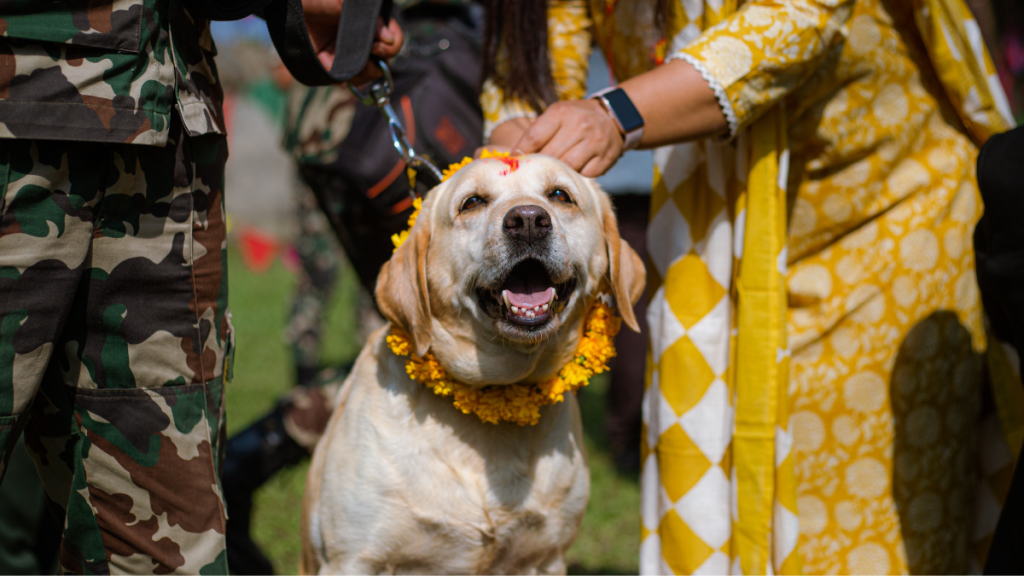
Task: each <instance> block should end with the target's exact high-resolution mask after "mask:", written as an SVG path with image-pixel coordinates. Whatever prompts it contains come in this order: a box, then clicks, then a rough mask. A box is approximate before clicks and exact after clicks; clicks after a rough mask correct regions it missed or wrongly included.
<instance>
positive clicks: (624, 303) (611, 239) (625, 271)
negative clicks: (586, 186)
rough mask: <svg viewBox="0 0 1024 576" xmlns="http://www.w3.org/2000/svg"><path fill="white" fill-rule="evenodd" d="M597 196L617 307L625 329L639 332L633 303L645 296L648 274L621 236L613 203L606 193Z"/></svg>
mask: <svg viewBox="0 0 1024 576" xmlns="http://www.w3.org/2000/svg"><path fill="white" fill-rule="evenodd" d="M598 196H599V197H600V198H601V220H602V221H603V224H604V241H605V244H606V245H607V247H608V272H609V276H610V277H611V278H610V279H611V285H612V295H613V296H615V305H616V307H617V308H618V309H619V315H620V316H622V321H623V322H625V323H626V326H629V328H630V329H631V330H633V332H639V331H640V325H639V324H637V321H636V314H634V313H633V304H636V302H637V300H640V296H641V295H643V291H644V284H645V283H646V282H647V271H646V270H645V269H644V263H643V261H642V260H640V257H639V256H637V255H636V252H634V251H633V249H632V248H631V247H630V246H629V244H628V243H627V242H626V241H625V240H623V239H622V238H621V237H619V223H618V220H616V218H615V211H614V210H612V203H611V200H609V199H608V196H607V195H606V194H603V193H602V194H599V195H598Z"/></svg>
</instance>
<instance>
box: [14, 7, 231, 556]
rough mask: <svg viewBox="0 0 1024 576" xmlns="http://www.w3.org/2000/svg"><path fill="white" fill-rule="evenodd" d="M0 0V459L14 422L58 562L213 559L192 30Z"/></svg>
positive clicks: (220, 320) (216, 284)
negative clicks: (34, 472) (56, 526)
mask: <svg viewBox="0 0 1024 576" xmlns="http://www.w3.org/2000/svg"><path fill="white" fill-rule="evenodd" d="M3 11H4V12H3V14H2V15H0V35H2V36H0V62H2V64H3V65H0V137H2V138H5V139H0V178H2V182H3V184H4V188H3V193H2V194H0V451H2V452H0V455H2V462H3V463H6V462H7V461H8V459H9V457H10V453H11V449H12V448H13V446H14V445H15V443H16V441H17V439H18V437H19V435H20V434H21V432H22V431H23V430H24V432H25V439H26V445H27V446H28V448H29V452H30V454H31V455H32V457H33V458H34V459H35V460H36V467H37V469H38V471H39V472H40V476H41V478H42V481H43V486H44V488H45V490H46V494H47V497H48V500H49V503H50V508H51V511H52V512H53V513H54V514H55V515H57V516H58V518H60V519H61V522H62V523H63V527H64V533H63V540H62V543H61V551H60V563H61V567H62V569H63V570H64V571H70V572H79V573H84V572H90V573H106V572H118V573H159V574H166V573H170V572H185V573H226V571H227V564H226V560H225V554H224V536H223V534H224V524H225V509H224V506H223V502H222V498H221V489H220V485H219V468H220V461H221V459H222V455H221V454H222V447H223V443H224V440H223V437H224V403H223V400H224V384H223V377H224V373H225V367H226V365H228V364H229V359H230V357H231V356H232V345H231V342H232V333H231V329H230V320H229V318H230V316H229V313H228V309H227V277H226V274H225V273H224V261H225V252H224V246H225V244H224V242H225V227H224V198H223V184H224V163H225V161H226V159H227V143H226V140H225V138H224V136H223V133H224V125H223V116H222V112H221V108H220V101H221V92H220V87H219V84H218V81H217V75H216V69H215V67H214V65H213V61H212V57H213V54H214V48H213V43H212V40H211V38H210V34H209V27H208V25H207V23H206V22H205V21H202V20H196V19H193V18H192V17H191V16H190V15H189V14H188V13H187V11H186V10H185V9H184V8H183V7H181V6H180V5H179V4H178V3H177V2H171V1H168V0H113V1H112V2H107V3H103V2H89V3H88V8H86V2H74V3H72V2H60V1H56V2H46V3H43V2H38V1H37V0H23V1H8V2H4V3H3ZM140 144H143V145H141V146H140ZM2 466H3V465H2V464H0V477H2V472H3V468H2Z"/></svg>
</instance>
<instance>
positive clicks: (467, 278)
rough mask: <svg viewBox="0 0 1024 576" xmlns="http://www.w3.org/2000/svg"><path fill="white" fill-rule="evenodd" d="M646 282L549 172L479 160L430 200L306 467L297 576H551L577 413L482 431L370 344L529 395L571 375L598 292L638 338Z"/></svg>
mask: <svg viewBox="0 0 1024 576" xmlns="http://www.w3.org/2000/svg"><path fill="white" fill-rule="evenodd" d="M644 281H645V273H644V266H643V262H641V260H640V258H639V257H638V256H637V255H636V253H635V252H634V251H633V249H632V248H630V247H629V245H628V244H627V243H626V242H625V241H624V240H622V239H621V238H620V237H619V233H618V225H617V223H616V220H615V214H614V212H613V210H612V207H611V202H610V200H609V198H608V196H607V194H605V193H604V192H603V191H602V190H600V188H599V187H598V186H597V184H596V183H595V182H594V181H593V180H590V179H587V178H584V177H582V176H580V175H579V174H578V173H576V172H575V171H573V170H572V169H570V168H569V167H568V166H566V165H565V164H563V163H562V162H560V161H558V160H556V159H553V158H550V157H546V156H540V155H531V156H523V157H519V158H492V159H484V160H477V161H475V162H473V163H471V164H469V165H468V166H466V167H464V168H462V169H461V170H459V171H458V172H456V173H455V174H454V176H452V177H451V178H450V179H448V180H447V181H446V182H444V183H442V184H441V185H440V186H438V187H436V188H434V190H432V191H431V192H430V193H429V194H428V195H427V197H426V199H425V200H424V202H423V206H422V210H421V212H420V214H419V216H418V218H417V220H416V223H415V225H414V226H413V227H412V229H411V230H410V232H409V236H408V238H407V239H406V240H405V241H404V243H402V245H401V246H400V247H399V248H398V249H397V250H396V252H395V253H394V255H393V257H392V258H391V260H390V261H389V262H388V263H387V264H385V265H384V267H383V268H382V269H381V272H380V275H379V277H378V280H377V287H376V298H377V304H378V306H379V308H380V311H381V312H382V314H383V315H384V317H385V318H386V319H387V320H388V321H389V325H388V326H385V327H384V328H382V329H380V330H378V331H377V332H375V333H374V334H372V335H371V336H370V338H369V340H368V342H367V343H366V346H365V347H364V348H363V350H362V352H361V353H360V355H359V357H358V359H357V360H356V363H355V366H354V368H353V370H352V373H351V374H350V375H349V377H348V379H347V380H346V381H345V384H344V385H343V387H342V390H341V391H340V393H339V396H338V401H337V402H338V404H337V407H336V409H335V411H334V414H333V416H332V418H331V420H330V422H329V424H328V426H327V429H326V431H325V433H324V436H323V438H322V440H321V441H320V444H319V445H318V446H317V449H316V451H315V454H314V456H313V462H312V464H311V466H310V470H309V476H308V479H307V483H306V496H305V500H304V503H303V521H302V542H303V552H302V559H301V561H300V572H301V573H314V572H320V573H339V574H340V573H347V574H352V573H359V574H378V573H424V574H426V573H455V574H485V573H486V574H500V573H504V574H529V573H539V574H555V573H565V571H566V564H565V559H564V557H565V552H566V550H568V548H569V547H570V546H571V545H572V543H573V541H574V540H575V539H576V534H577V532H578V530H579V527H580V523H581V522H582V520H583V513H584V510H585V508H586V504H587V499H588V498H589V493H590V477H589V470H588V468H587V460H586V458H587V456H586V453H585V451H584V447H583V434H582V427H581V422H580V412H579V407H578V405H577V403H576V399H575V396H574V395H572V394H565V399H564V401H562V402H559V403H554V404H550V405H547V406H544V407H542V408H541V410H540V414H541V417H540V419H539V421H538V423H537V424H535V425H532V426H530V425H526V426H520V425H517V424H515V423H511V422H501V423H499V424H492V423H486V422H483V421H482V420H481V419H480V418H478V417H477V416H476V415H474V414H464V413H462V412H461V411H459V410H458V409H457V408H456V407H455V406H453V404H452V399H451V398H446V397H442V396H439V395H436V394H434V392H433V391H432V390H431V389H430V388H429V387H428V386H425V385H424V384H422V383H420V382H417V381H415V380H413V379H412V378H410V376H409V375H408V374H407V373H406V368H405V364H406V361H407V358H406V357H404V356H399V355H397V354H395V353H394V352H392V350H391V349H390V348H389V347H388V345H387V342H386V337H387V335H388V333H389V331H390V330H391V328H392V327H396V328H398V329H400V330H402V331H403V332H404V333H405V334H407V335H408V340H409V342H410V344H411V348H412V352H413V353H414V354H416V355H418V356H423V355H424V354H425V353H427V351H428V350H429V351H430V352H431V353H432V354H433V355H434V356H435V357H436V358H437V360H438V361H439V362H440V364H441V365H442V366H443V367H444V369H445V371H446V372H447V374H448V375H449V376H450V377H452V378H454V379H456V380H458V381H459V382H462V383H465V384H468V385H471V386H496V385H511V384H516V383H524V382H525V383H532V382H539V381H542V380H544V379H545V378H549V377H551V376H553V375H555V374H558V373H559V370H560V369H561V368H562V367H563V366H564V365H566V364H567V363H569V362H571V361H573V359H574V354H575V351H576V347H577V343H578V342H579V340H580V337H581V327H582V324H583V322H584V320H585V318H586V315H587V313H588V311H589V309H590V306H591V305H592V303H593V302H594V301H595V300H596V299H597V298H598V297H599V292H601V291H602V289H604V290H607V292H609V293H610V295H611V296H613V297H614V300H615V302H616V307H617V311H618V313H619V315H620V316H621V318H622V321H623V322H624V323H625V324H626V325H627V326H629V327H630V328H631V329H633V330H635V331H639V328H638V325H637V322H636V318H635V316H634V313H633V307H632V305H633V304H634V303H636V301H637V300H638V299H639V298H640V295H641V292H642V291H643V289H644ZM513 307H514V308H513ZM513 310H515V311H513Z"/></svg>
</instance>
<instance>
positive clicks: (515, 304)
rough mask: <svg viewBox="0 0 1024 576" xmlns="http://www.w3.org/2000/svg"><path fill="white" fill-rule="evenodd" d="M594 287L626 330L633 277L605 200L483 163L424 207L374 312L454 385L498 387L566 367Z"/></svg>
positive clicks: (556, 165)
mask: <svg viewBox="0 0 1024 576" xmlns="http://www.w3.org/2000/svg"><path fill="white" fill-rule="evenodd" d="M602 284H604V285H605V286H607V287H608V288H610V290H611V292H612V295H613V296H614V297H615V300H616V305H617V307H618V311H619V314H620V315H621V316H622V319H623V321H624V322H625V323H626V325H627V326H629V327H630V328H632V329H633V330H638V327H637V323H636V318H635V316H634V314H633V307H632V305H633V304H634V303H635V302H636V301H637V299H639V298H640V294H641V291H642V290H643V286H644V267H643V263H642V262H641V261H640V258H639V257H638V256H637V255H636V253H635V252H634V251H633V249H632V248H630V247H629V245H628V244H627V243H626V242H625V241H624V240H622V239H621V238H620V237H619V231H618V224H617V223H616V220H615V213H614V212H613V211H612V208H611V202H610V201H609V199H608V196H607V195H606V194H605V193H604V192H603V191H601V190H600V189H599V188H598V186H597V185H596V184H595V183H594V181H593V180H590V179H587V178H583V177H582V176H580V175H579V174H578V173H576V172H575V171H573V170H572V169H570V168H569V167H568V166H566V165H565V164H563V163H562V162H560V161H558V160H555V159H552V158H549V157H546V156H539V155H533V156H524V157H520V158H514V159H486V160H478V161H476V162H473V163H472V164H470V165H469V166H466V167H465V168H463V169H462V170H460V171H459V172H458V173H456V174H455V175H454V176H453V177H452V178H450V179H449V180H448V181H447V182H445V183H444V184H442V185H440V186H438V187H437V188H435V189H434V190H433V191H431V192H430V194H429V195H428V196H427V198H426V200H425V201H424V204H423V208H422V211H421V213H420V215H419V218H418V219H417V221H416V225H415V226H414V227H413V229H412V230H411V231H410V234H409V238H408V239H407V240H406V241H405V243H404V244H402V246H401V247H400V248H399V249H398V250H397V251H396V252H395V254H394V256H393V257H392V258H391V260H390V261H389V262H388V263H387V264H385V265H384V268H382V269H381V273H380V276H379V277H378V279H377V290H376V296H377V303H378V305H379V307H380V310H381V312H382V313H383V314H384V316H385V317H386V318H387V319H388V320H390V321H391V322H392V323H393V324H395V325H397V326H398V327H400V328H402V329H403V330H405V331H406V332H407V333H408V334H409V335H410V337H411V339H412V343H413V348H414V351H415V353H416V354H418V355H423V354H424V353H425V352H426V351H427V349H428V348H429V349H430V350H431V351H432V352H433V353H434V354H435V355H436V356H437V357H438V359H439V360H440V361H441V363H442V364H443V365H444V366H445V367H446V369H448V371H449V372H450V373H451V375H452V376H454V377H455V378H457V379H459V380H461V381H463V382H467V383H474V384H509V383H514V382H520V381H523V380H530V379H536V378H544V377H547V376H550V375H551V374H554V373H555V372H557V370H558V369H559V368H560V367H561V366H562V365H563V364H564V363H565V362H567V361H568V359H569V357H570V356H571V355H572V353H573V351H574V350H575V345H576V343H577V341H578V338H579V327H580V323H581V322H582V321H583V319H584V317H585V315H586V313H587V309H588V308H589V306H590V304H591V303H592V302H593V301H594V298H595V297H596V296H597V293H598V291H599V289H600V288H601V286H602Z"/></svg>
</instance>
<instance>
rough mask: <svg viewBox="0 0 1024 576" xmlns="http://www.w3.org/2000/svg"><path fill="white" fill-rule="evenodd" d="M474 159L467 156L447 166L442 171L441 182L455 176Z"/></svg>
mask: <svg viewBox="0 0 1024 576" xmlns="http://www.w3.org/2000/svg"><path fill="white" fill-rule="evenodd" d="M472 161H473V159H472V158H468V157H467V158H463V159H462V161H461V162H457V163H455V164H449V165H448V167H447V168H445V169H444V170H443V171H442V172H441V182H444V181H445V180H447V179H449V178H451V177H452V176H454V175H455V173H456V172H458V171H459V170H461V169H462V168H464V167H465V166H466V164H469V163H470V162H472Z"/></svg>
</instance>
